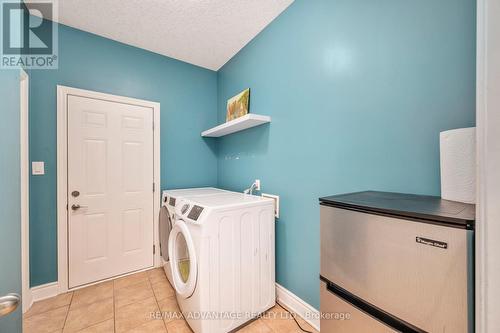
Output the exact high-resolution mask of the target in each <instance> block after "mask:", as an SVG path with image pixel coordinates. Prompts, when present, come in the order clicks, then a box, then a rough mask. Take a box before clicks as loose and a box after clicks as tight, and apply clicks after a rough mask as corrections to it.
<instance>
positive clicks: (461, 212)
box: [319, 191, 475, 229]
mask: <svg viewBox="0 0 500 333" xmlns="http://www.w3.org/2000/svg"><path fill="white" fill-rule="evenodd" d="M319 200H320V203H321V204H323V205H328V206H333V207H338V208H345V209H354V210H360V211H363V212H367V213H370V212H372V213H379V214H383V215H388V216H394V217H406V218H410V219H421V220H424V222H425V221H427V222H433V221H434V222H439V223H440V224H444V225H449V226H453V227H461V228H465V229H473V228H474V220H475V205H472V204H466V203H461V202H456V201H449V200H443V199H441V198H440V197H435V196H428V195H416V194H403V193H392V192H379V191H364V192H356V193H348V194H341V195H334V196H329V197H323V198H320V199H319Z"/></svg>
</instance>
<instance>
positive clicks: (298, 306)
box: [276, 283, 320, 331]
mask: <svg viewBox="0 0 500 333" xmlns="http://www.w3.org/2000/svg"><path fill="white" fill-rule="evenodd" d="M276 300H277V301H278V302H280V303H281V304H283V305H284V306H286V307H287V309H288V310H290V311H292V312H295V313H296V314H298V315H299V316H300V317H301V318H302V319H304V320H305V321H306V322H307V323H308V324H309V325H311V326H312V327H314V329H316V330H317V331H319V322H320V320H319V319H320V312H319V311H318V310H316V309H315V308H314V307H312V306H311V305H309V304H308V303H306V302H305V301H303V300H302V299H301V298H299V297H298V296H297V295H295V294H294V293H292V292H291V291H290V290H288V289H286V288H285V287H283V286H282V285H280V284H278V283H276Z"/></svg>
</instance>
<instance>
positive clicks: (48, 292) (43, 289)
mask: <svg viewBox="0 0 500 333" xmlns="http://www.w3.org/2000/svg"><path fill="white" fill-rule="evenodd" d="M57 295H59V284H58V283H57V282H51V283H47V284H42V285H41V286H36V287H33V288H31V299H32V302H37V301H41V300H44V299H47V298H50V297H54V296H57Z"/></svg>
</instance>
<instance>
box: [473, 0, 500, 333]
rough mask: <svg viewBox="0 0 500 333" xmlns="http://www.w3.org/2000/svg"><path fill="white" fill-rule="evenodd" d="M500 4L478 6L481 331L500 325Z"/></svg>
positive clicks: (483, 0)
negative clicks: (499, 313)
mask: <svg viewBox="0 0 500 333" xmlns="http://www.w3.org/2000/svg"><path fill="white" fill-rule="evenodd" d="M499 31H500V3H499V2H498V1H494V0H478V2H477V55H476V61H477V70H476V73H477V77H476V89H477V96H476V103H477V104H476V117H477V118H476V122H477V161H478V169H477V186H478V188H477V205H476V220H477V221H476V232H475V233H476V277H475V281H476V303H475V308H476V332H478V333H479V332H480V333H483V332H497V331H498V328H499V327H500V317H499V316H498V311H499V309H500V285H499V284H498V281H499V280H500V255H499V252H500V224H499V223H498V220H499V219H500V206H499V205H498V202H499V201H500V174H499V172H498V170H499V169H500V150H499V149H498V147H499V146H498V142H500V113H499V110H500V32H499Z"/></svg>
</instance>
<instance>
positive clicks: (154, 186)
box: [153, 183, 156, 192]
mask: <svg viewBox="0 0 500 333" xmlns="http://www.w3.org/2000/svg"><path fill="white" fill-rule="evenodd" d="M155 191H156V183H153V192H155Z"/></svg>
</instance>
